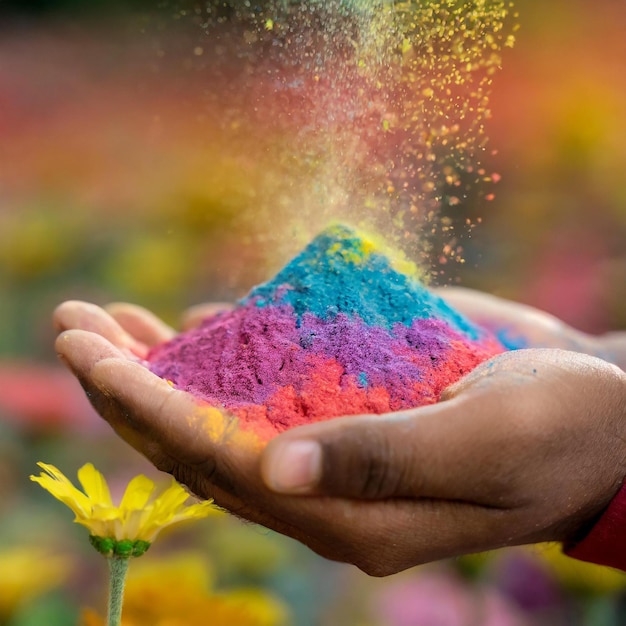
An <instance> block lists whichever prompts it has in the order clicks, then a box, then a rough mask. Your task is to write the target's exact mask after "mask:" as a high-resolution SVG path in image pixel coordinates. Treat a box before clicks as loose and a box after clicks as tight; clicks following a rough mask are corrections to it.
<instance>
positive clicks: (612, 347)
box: [599, 331, 626, 371]
mask: <svg viewBox="0 0 626 626" xmlns="http://www.w3.org/2000/svg"><path fill="white" fill-rule="evenodd" d="M600 341H601V342H602V346H603V348H604V352H603V353H601V354H600V355H599V356H601V358H604V359H606V360H607V361H610V362H611V363H615V364H616V365H618V366H619V367H621V368H622V369H623V370H625V371H626V332H624V331H621V332H612V333H607V334H606V335H603V336H602V337H600Z"/></svg>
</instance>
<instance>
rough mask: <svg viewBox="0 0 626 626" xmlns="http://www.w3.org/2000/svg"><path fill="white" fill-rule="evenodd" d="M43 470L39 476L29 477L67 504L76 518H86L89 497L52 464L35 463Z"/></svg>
mask: <svg viewBox="0 0 626 626" xmlns="http://www.w3.org/2000/svg"><path fill="white" fill-rule="evenodd" d="M37 465H39V467H41V469H43V470H44V471H43V472H42V473H41V474H40V475H39V476H31V477H30V479H31V480H32V481H34V482H36V483H39V484H40V485H41V486H42V487H43V488H44V489H46V490H47V491H49V492H50V493H51V494H52V495H53V496H54V497H55V498H56V499H57V500H60V501H61V502H63V504H65V505H66V506H68V507H69V508H70V509H71V510H72V511H73V512H74V513H75V515H76V517H77V518H88V517H89V516H90V515H91V502H90V500H89V498H88V497H87V496H86V495H85V494H84V493H83V492H82V491H80V490H79V489H77V488H76V487H74V485H73V484H72V483H71V482H70V481H69V480H68V479H67V478H66V476H65V475H64V474H62V473H61V472H60V471H59V470H58V469H57V468H56V467H54V465H48V464H47V463H41V462H40V463H37Z"/></svg>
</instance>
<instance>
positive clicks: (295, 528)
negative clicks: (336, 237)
mask: <svg viewBox="0 0 626 626" xmlns="http://www.w3.org/2000/svg"><path fill="white" fill-rule="evenodd" d="M132 311H134V312H131V314H130V315H129V309H128V308H127V309H124V307H121V308H120V307H119V306H118V307H117V308H116V307H114V308H113V309H112V310H111V315H109V314H107V313H105V312H104V311H102V310H101V309H97V308H96V307H93V306H91V305H84V304H81V303H68V304H66V305H63V306H62V307H60V309H59V310H58V311H57V313H56V316H55V317H56V323H57V326H58V327H59V329H60V330H65V329H68V328H71V329H73V330H69V331H68V332H64V333H62V334H61V335H60V337H59V339H58V342H57V349H58V350H59V353H60V354H61V356H62V358H63V359H64V360H65V361H66V362H67V363H68V365H69V366H70V367H71V368H72V369H73V371H74V372H75V373H76V375H77V376H78V377H79V379H80V380H81V382H82V384H83V386H84V387H85V389H86V391H87V393H88V394H89V395H90V397H91V400H92V402H93V403H94V405H95V406H96V408H97V409H98V411H99V412H100V413H101V414H102V415H103V417H105V419H107V420H108V421H109V423H111V425H112V426H113V427H114V428H115V429H116V431H117V432H118V433H119V434H120V435H121V436H122V437H124V438H125V439H126V440H127V441H128V442H129V443H131V445H133V446H134V447H136V448H137V449H138V450H140V451H141V452H142V453H143V454H145V455H146V456H147V457H148V458H149V459H150V460H151V461H152V462H153V463H154V464H155V465H156V466H157V467H159V468H160V469H162V470H164V471H167V472H170V473H172V474H173V475H174V476H176V477H177V478H178V479H179V480H180V481H181V482H183V483H185V484H187V485H188V486H189V487H190V488H191V489H192V490H193V491H194V492H195V493H196V494H198V495H200V496H202V497H214V498H215V499H216V501H217V502H218V503H219V504H222V505H223V506H225V507H226V508H228V509H229V510H232V511H233V512H235V513H237V514H239V515H241V516H243V517H246V518H248V519H250V520H252V521H255V522H258V523H261V524H264V525H266V526H268V527H270V528H274V529H275V530H278V531H279V532H282V533H285V534H287V535H290V536H292V537H295V538H296V539H299V540H300V541H302V542H304V543H306V544H307V545H309V546H310V547H311V548H313V549H314V550H316V551H317V552H319V553H320V554H322V555H324V556H326V557H328V558H331V559H336V560H342V561H347V562H350V563H354V564H356V565H357V566H359V567H360V568H361V569H363V570H364V571H366V572H368V573H370V574H375V575H384V574H390V573H393V572H395V571H399V570H401V569H405V568H407V567H411V566H413V565H417V564H419V563H423V562H427V561H432V560H437V559H441V558H445V557H449V556H454V555H458V554H463V553H467V552H476V551H482V550H485V549H490V548H495V547H499V546H503V545H514V544H521V543H528V542H536V541H547V540H555V541H565V540H569V539H572V538H574V537H575V536H576V534H577V533H578V532H579V531H581V530H582V529H584V528H585V526H586V525H587V524H589V523H590V522H591V521H592V520H593V519H594V518H595V517H596V516H597V515H598V514H599V513H600V512H601V511H602V509H603V508H604V507H605V506H606V504H607V503H608V502H609V501H610V499H611V498H612V496H613V495H614V493H615V492H616V491H617V489H618V488H619V484H620V482H621V479H622V477H623V475H624V473H626V467H625V463H626V460H625V457H626V454H625V451H624V443H623V442H624V419H625V418H624V412H625V410H626V409H625V404H626V399H625V394H626V391H625V386H626V382H625V375H624V373H623V372H621V371H620V370H618V369H617V368H615V367H613V366H611V365H609V364H607V363H605V362H604V361H601V360H599V359H595V358H592V357H588V356H585V355H581V354H574V353H570V352H563V351H560V350H529V351H519V352H514V353H507V354H504V355H501V356H500V357H497V358H496V359H494V360H492V361H490V362H488V363H486V364H484V365H482V366H480V367H479V368H477V370H475V371H474V372H473V373H472V374H470V375H469V376H468V377H466V378H465V379H463V381H461V382H460V383H458V384H457V385H456V386H454V387H452V388H451V389H450V390H449V391H448V392H447V394H446V396H445V397H444V398H443V401H442V402H441V403H439V404H437V405H433V406H429V407H424V408H420V409H415V410H412V411H405V412H402V413H397V414H387V415H382V416H356V417H346V418H338V419H334V420H330V421H328V422H324V423H320V424H315V425H311V426H306V427H301V428H298V429H294V430H292V431H288V432H286V433H284V434H283V435H281V436H280V437H277V438H276V439H274V440H273V441H271V442H270V443H269V445H268V446H267V448H266V449H264V448H263V445H255V444H250V442H249V440H248V439H246V438H245V437H243V438H241V437H238V434H241V433H240V430H239V429H238V428H237V427H236V425H235V424H228V423H224V424H220V425H219V427H218V428H216V427H215V424H212V423H209V422H210V420H208V418H207V415H206V413H204V412H203V410H202V408H201V407H200V408H199V405H198V404H197V402H196V401H195V399H194V398H192V397H191V396H189V395H188V394H186V393H184V392H181V391H176V390H174V389H172V388H171V387H170V386H169V385H168V384H167V383H166V382H164V381H162V380H161V379H159V378H157V377H156V376H154V375H153V374H151V373H150V372H149V371H148V370H147V369H145V368H144V367H143V366H142V365H140V364H138V363H136V362H134V361H135V360H136V357H135V356H134V355H140V356H141V354H142V353H143V352H144V351H145V350H146V349H147V347H148V346H149V344H150V342H158V341H160V340H163V339H165V338H166V335H168V334H169V333H170V332H173V331H171V329H167V327H160V322H158V320H156V319H155V318H153V317H151V316H150V315H149V314H147V313H145V312H142V311H141V310H139V309H132ZM129 331H130V332H129ZM214 419H215V416H211V420H214ZM224 419H225V420H227V418H224ZM216 433H217V436H216ZM302 442H303V443H302ZM293 444H295V448H294V447H293ZM294 450H295V452H294ZM316 463H317V465H316Z"/></svg>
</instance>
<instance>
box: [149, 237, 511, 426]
mask: <svg viewBox="0 0 626 626" xmlns="http://www.w3.org/2000/svg"><path fill="white" fill-rule="evenodd" d="M503 350H504V347H503V346H502V345H501V344H500V343H499V342H498V341H497V340H496V339H495V338H494V337H493V336H491V335H489V334H488V333H487V332H486V331H484V330H482V329H480V328H478V327H476V326H475V325H473V324H472V323H471V322H469V321H468V320H467V319H465V318H464V317H463V316H462V315H461V314H459V313H458V312H457V311H455V310H453V309H452V308H451V307H449V306H448V305H447V304H446V303H445V302H444V301H443V300H442V299H441V298H440V297H439V296H438V295H436V294H434V293H432V292H431V291H429V290H428V289H426V288H425V287H424V286H423V285H422V284H421V283H420V282H419V281H418V279H417V278H416V276H415V273H414V271H412V270H411V267H410V264H408V263H406V262H396V261H394V260H393V259H392V258H391V257H390V256H388V255H386V254H385V253H384V252H383V250H382V249H381V248H380V247H378V246H376V245H375V244H374V243H373V242H372V241H370V240H369V239H367V238H365V237H363V236H361V235H360V234H358V233H357V232H355V231H353V230H351V229H350V228H347V227H345V226H333V227H330V228H328V229H327V230H325V231H324V232H322V233H321V234H320V235H318V237H316V238H315V239H314V240H313V241H312V242H311V243H310V244H309V245H308V246H307V247H306V248H305V249H304V250H303V251H302V252H301V253H300V254H299V255H298V256H297V257H296V258H294V259H293V260H292V261H291V262H290V263H289V264H287V265H286V266H285V267H284V268H283V269H282V270H281V271H280V272H279V273H278V274H277V275H276V276H275V277H274V278H273V279H272V280H270V281H269V282H267V283H264V284H262V285H259V286H257V287H255V288H254V289H252V291H251V292H250V293H249V294H248V295H247V296H246V297H245V298H244V299H243V300H241V301H240V302H239V303H238V304H237V306H236V307H235V308H234V309H233V310H232V311H228V312H223V313H220V314H217V315H215V316H213V317H210V318H208V319H206V320H205V321H204V322H203V323H202V324H201V325H200V327H198V328H196V329H194V330H191V331H188V332H185V333H182V334H180V335H178V336H177V337H175V338H174V339H173V340H172V341H170V342H168V343H165V344H162V345H160V346H157V347H156V348H154V349H153V350H152V352H151V353H150V354H149V355H148V366H149V367H150V369H151V371H153V372H154V373H155V374H157V375H158V376H160V377H161V378H164V379H167V380H169V381H171V382H172V383H173V385H174V386H175V387H176V388H177V389H183V390H185V391H188V392H189V393H191V394H193V395H194V396H196V397H198V398H200V399H201V400H204V401H206V402H208V403H209V404H211V405H213V406H215V407H218V408H220V409H222V410H225V411H226V412H228V413H230V414H232V415H235V416H237V417H238V418H239V421H240V425H241V426H242V427H244V428H247V427H250V428H252V429H254V431H255V432H256V433H257V434H259V435H265V436H271V435H273V434H276V433H277V432H281V431H283V430H286V429H288V428H292V427H294V426H297V425H300V424H305V423H310V422H314V421H319V420H324V419H329V418H332V417H337V416H340V415H354V414H360V413H386V412H390V411H398V410H401V409H407V408H411V407H417V406H422V405H426V404H432V403H434V402H437V401H438V399H439V397H440V394H441V392H442V391H443V389H445V388H446V387H447V386H449V385H451V384H452V383H454V382H456V381H457V380H459V379H460V378H461V377H462V376H463V375H465V374H467V373H468V372H469V371H471V370H472V369H473V368H474V367H476V366H477V365H478V364H480V363H481V362H482V361H484V360H486V359H488V358H490V357H491V356H493V355H495V354H497V353H499V352H502V351H503Z"/></svg>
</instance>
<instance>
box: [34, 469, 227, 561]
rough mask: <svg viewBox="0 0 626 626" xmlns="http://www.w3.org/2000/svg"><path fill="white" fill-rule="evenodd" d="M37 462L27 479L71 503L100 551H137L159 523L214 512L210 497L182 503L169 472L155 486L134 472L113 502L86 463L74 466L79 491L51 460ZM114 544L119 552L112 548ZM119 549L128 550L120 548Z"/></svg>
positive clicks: (101, 480) (185, 495) (184, 497)
mask: <svg viewBox="0 0 626 626" xmlns="http://www.w3.org/2000/svg"><path fill="white" fill-rule="evenodd" d="M37 465H39V467H41V469H43V470H44V471H43V472H42V473H41V474H40V475H39V476H31V477H30V479H31V480H33V481H35V482H36V483H39V484H40V485H41V486H42V487H43V488H44V489H46V490H47V491H49V492H50V493H51V494H52V495H53V496H54V497H55V498H57V499H58V500H60V501H61V502H63V503H64V504H66V505H67V506H68V507H69V508H70V509H72V511H73V512H74V513H75V515H76V517H75V519H74V521H75V522H77V523H78V524H82V525H83V526H86V527H87V528H88V529H89V531H90V533H91V536H92V539H95V540H96V541H92V543H94V546H95V547H96V549H97V550H99V551H100V552H103V554H110V553H112V551H115V552H116V553H117V554H120V555H121V556H139V555H140V554H143V552H145V551H146V550H147V548H148V547H149V545H150V544H151V543H152V542H153V541H154V539H155V537H156V536H157V535H158V533H159V531H161V530H162V529H163V528H165V527H167V526H171V525H172V524H176V523H177V522H181V521H184V520H190V519H199V518H203V517H207V516H208V515H211V514H215V513H217V512H218V509H217V508H216V507H215V506H214V505H213V504H212V501H205V502H198V503H194V504H188V503H187V502H188V500H189V499H190V496H189V494H188V493H187V491H185V489H184V488H183V487H182V486H181V485H179V484H178V483H177V482H176V481H175V480H174V479H173V478H172V479H171V480H170V482H169V484H168V483H166V484H164V485H162V486H157V485H156V484H155V483H154V482H153V481H152V480H150V479H149V478H147V477H146V476H143V475H141V476H136V477H135V478H133V479H132V480H131V481H130V483H129V484H128V487H127V488H126V492H125V493H124V496H123V497H122V501H121V502H120V504H119V506H116V505H114V504H113V501H112V500H111V494H110V492H109V487H108V485H107V483H106V480H105V479H104V477H103V476H102V474H101V473H100V472H99V471H98V470H97V469H96V468H95V467H94V466H93V465H92V464H91V463H87V464H86V465H83V467H81V468H80V469H79V470H78V480H79V481H80V484H81V485H82V487H83V490H84V492H83V491H81V490H80V489H77V488H76V487H74V485H73V484H72V483H71V482H70V481H69V480H68V479H67V478H66V477H65V476H64V475H63V474H62V473H61V472H60V471H59V470H58V469H57V468H56V467H54V466H53V465H48V464H46V463H38V464H37ZM99 540H104V541H99ZM118 544H119V545H121V549H122V552H121V553H120V552H119V551H117V546H118ZM124 550H126V551H127V552H128V550H130V552H129V553H128V554H124Z"/></svg>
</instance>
